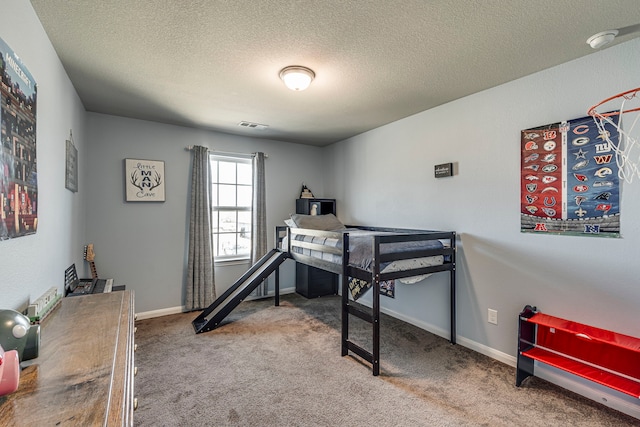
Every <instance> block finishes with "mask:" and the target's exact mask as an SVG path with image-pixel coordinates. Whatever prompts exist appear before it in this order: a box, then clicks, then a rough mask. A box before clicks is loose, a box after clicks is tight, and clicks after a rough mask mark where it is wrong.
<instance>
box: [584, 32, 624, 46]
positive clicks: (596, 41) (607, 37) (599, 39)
mask: <svg viewBox="0 0 640 427" xmlns="http://www.w3.org/2000/svg"><path fill="white" fill-rule="evenodd" d="M617 35H618V30H607V31H602V32H600V33H598V34H594V35H592V36H591V37H589V38H588V39H587V44H589V46H591V48H592V49H600V48H601V47H602V46H605V45H608V44H609V43H611V42H612V41H613V39H615V38H616V36H617Z"/></svg>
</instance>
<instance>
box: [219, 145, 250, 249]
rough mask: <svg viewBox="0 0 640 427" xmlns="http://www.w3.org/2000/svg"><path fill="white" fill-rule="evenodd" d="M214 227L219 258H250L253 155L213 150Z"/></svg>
mask: <svg viewBox="0 0 640 427" xmlns="http://www.w3.org/2000/svg"><path fill="white" fill-rule="evenodd" d="M209 159H210V161H211V187H212V191H211V195H212V197H211V229H212V233H213V256H214V257H215V259H216V260H217V261H222V260H238V259H249V257H250V255H251V201H252V200H251V199H252V197H251V194H252V182H253V167H252V165H251V158H250V157H240V156H226V155H220V154H210V155H209Z"/></svg>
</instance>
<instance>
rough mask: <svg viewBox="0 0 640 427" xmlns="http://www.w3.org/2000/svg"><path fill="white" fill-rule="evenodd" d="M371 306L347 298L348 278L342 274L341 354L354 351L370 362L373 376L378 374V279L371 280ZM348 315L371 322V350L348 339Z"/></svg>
mask: <svg viewBox="0 0 640 427" xmlns="http://www.w3.org/2000/svg"><path fill="white" fill-rule="evenodd" d="M371 287H372V291H373V307H372V308H371V309H370V308H368V307H366V306H364V305H362V304H358V303H356V302H355V301H351V300H349V278H348V277H347V276H346V275H343V276H342V356H346V355H347V354H349V351H352V352H354V353H355V354H357V355H358V356H360V357H362V358H363V359H364V360H366V361H367V362H369V363H371V367H372V371H373V375H374V376H378V375H380V281H379V280H375V279H374V280H373V284H372V286H371ZM349 315H352V316H356V317H358V318H360V319H362V320H364V321H365V322H368V323H371V325H372V329H373V342H372V349H371V351H368V350H365V349H364V348H362V347H360V346H359V345H357V344H356V343H354V342H353V341H351V340H350V339H349Z"/></svg>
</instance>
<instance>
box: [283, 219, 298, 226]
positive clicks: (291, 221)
mask: <svg viewBox="0 0 640 427" xmlns="http://www.w3.org/2000/svg"><path fill="white" fill-rule="evenodd" d="M284 223H285V224H286V225H287V227H291V228H296V223H295V222H293V220H292V219H291V218H287V219H285V220H284Z"/></svg>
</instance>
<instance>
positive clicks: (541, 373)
mask: <svg viewBox="0 0 640 427" xmlns="http://www.w3.org/2000/svg"><path fill="white" fill-rule="evenodd" d="M380 311H382V312H383V313H385V314H388V315H389V316H392V317H395V318H397V319H400V320H402V321H404V322H407V323H410V324H412V325H414V326H416V327H418V328H421V329H424V330H425V331H428V332H431V333H432V334H435V335H438V336H441V337H443V338H446V339H449V338H450V334H449V331H448V330H444V329H442V328H439V327H437V326H434V325H431V324H428V323H425V322H422V321H420V320H418V319H415V318H411V317H408V316H405V315H403V314H401V313H397V312H395V311H393V310H387V309H385V308H382V309H381V310H380ZM456 342H457V343H458V344H460V345H462V346H463V347H467V348H469V349H471V350H473V351H476V352H478V353H480V354H484V355H485V356H488V357H490V358H492V359H495V360H497V361H499V362H502V363H504V364H506V365H509V366H512V367H514V368H515V367H516V357H515V356H511V355H510V354H506V353H503V352H501V351H498V350H496V349H493V348H491V347H487V346H486V345H484V344H480V343H478V342H476V341H473V340H470V339H468V338H465V337H461V336H459V335H458V336H457V339H456ZM535 363H536V365H535V372H536V377H538V378H541V379H543V380H545V381H548V382H550V383H552V384H555V385H557V386H560V387H562V388H564V389H567V390H569V391H572V392H574V393H576V394H579V395H581V396H584V397H586V398H588V399H591V400H593V401H595V402H599V403H601V404H602V405H604V406H607V407H609V408H612V409H615V410H616V411H620V412H622V413H624V414H627V415H629V416H632V417H634V418H638V419H640V405H638V399H634V398H633V397H631V396H628V395H626V394H624V393H620V392H618V391H615V390H613V389H610V388H609V387H605V386H602V385H600V384H597V383H594V382H592V381H589V380H585V379H582V378H580V377H577V376H575V375H572V374H569V373H567V372H565V371H562V370H560V369H556V368H554V367H552V366H548V365H545V364H542V363H538V362H535ZM515 380H516V379H515V372H514V376H513V383H514V387H515Z"/></svg>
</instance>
